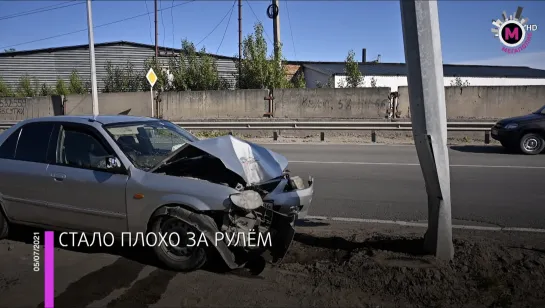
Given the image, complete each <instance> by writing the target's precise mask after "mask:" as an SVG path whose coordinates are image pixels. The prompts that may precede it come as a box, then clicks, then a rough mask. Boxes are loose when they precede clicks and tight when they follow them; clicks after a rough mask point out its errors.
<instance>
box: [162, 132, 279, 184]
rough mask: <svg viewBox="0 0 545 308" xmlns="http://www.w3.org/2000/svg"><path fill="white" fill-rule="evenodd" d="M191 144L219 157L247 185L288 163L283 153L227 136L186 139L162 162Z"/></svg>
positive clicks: (271, 175) (274, 175)
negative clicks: (194, 139)
mask: <svg viewBox="0 0 545 308" xmlns="http://www.w3.org/2000/svg"><path fill="white" fill-rule="evenodd" d="M191 146H192V147H195V148H198V149H200V150H201V151H203V152H206V153H208V154H210V155H212V156H214V157H216V158H218V159H220V160H221V162H222V163H223V164H224V165H225V167H226V168H227V169H229V170H231V171H233V172H234V173H236V174H237V175H239V176H240V177H241V178H242V179H244V181H245V182H246V184H248V185H253V184H259V183H262V182H265V181H268V180H271V179H274V178H277V177H280V176H282V175H283V173H284V170H285V169H286V167H287V166H288V160H287V159H286V157H284V156H283V155H281V154H278V153H276V152H273V151H271V150H269V149H267V148H265V147H262V146H260V145H257V144H255V143H251V142H248V141H244V140H241V139H238V138H236V137H233V136H231V135H226V136H221V137H217V138H210V139H204V140H199V141H195V142H189V143H187V144H185V145H184V146H182V147H180V148H179V149H177V150H176V151H174V152H173V153H172V154H171V155H170V156H169V157H168V158H167V159H166V160H165V161H164V162H167V161H170V160H173V159H176V158H177V157H180V156H183V153H184V150H186V149H187V148H188V147H191ZM164 162H161V164H162V163H164ZM153 169H155V168H153Z"/></svg>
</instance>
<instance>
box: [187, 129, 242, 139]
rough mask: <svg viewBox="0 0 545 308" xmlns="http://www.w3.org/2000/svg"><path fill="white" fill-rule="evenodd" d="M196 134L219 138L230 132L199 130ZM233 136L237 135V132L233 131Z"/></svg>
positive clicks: (203, 136) (200, 136)
mask: <svg viewBox="0 0 545 308" xmlns="http://www.w3.org/2000/svg"><path fill="white" fill-rule="evenodd" d="M194 135H195V136H197V137H199V138H217V137H221V136H225V135H229V132H226V131H215V130H212V131H208V130H207V131H199V132H195V133H194ZM233 136H236V134H234V133H233Z"/></svg>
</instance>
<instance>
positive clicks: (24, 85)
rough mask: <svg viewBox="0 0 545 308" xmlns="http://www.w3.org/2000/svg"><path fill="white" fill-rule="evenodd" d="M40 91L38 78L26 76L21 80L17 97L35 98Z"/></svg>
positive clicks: (16, 91) (16, 93)
mask: <svg viewBox="0 0 545 308" xmlns="http://www.w3.org/2000/svg"><path fill="white" fill-rule="evenodd" d="M39 89H40V86H39V83H38V80H37V79H36V78H31V77H30V76H28V75H24V76H22V77H21V78H19V83H18V84H17V89H16V90H15V95H16V96H17V97H34V96H37V95H38V93H39Z"/></svg>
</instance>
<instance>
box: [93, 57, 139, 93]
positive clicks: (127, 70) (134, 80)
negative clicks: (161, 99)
mask: <svg viewBox="0 0 545 308" xmlns="http://www.w3.org/2000/svg"><path fill="white" fill-rule="evenodd" d="M105 69H106V77H105V78H104V79H103V82H104V88H103V89H102V92H104V93H112V92H137V91H138V90H140V89H141V88H142V87H143V86H142V84H143V81H144V80H145V77H144V74H145V73H143V72H138V71H136V70H135V69H134V64H133V63H132V62H130V61H127V62H126V63H125V64H124V65H122V66H119V65H116V66H114V65H113V64H112V63H111V62H110V61H108V62H107V63H106V66H105ZM146 89H148V90H149V86H148V87H147V88H144V90H146Z"/></svg>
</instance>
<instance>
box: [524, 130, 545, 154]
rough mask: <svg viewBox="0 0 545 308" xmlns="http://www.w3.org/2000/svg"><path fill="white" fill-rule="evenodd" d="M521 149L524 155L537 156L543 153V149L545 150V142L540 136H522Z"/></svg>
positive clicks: (531, 134)
mask: <svg viewBox="0 0 545 308" xmlns="http://www.w3.org/2000/svg"><path fill="white" fill-rule="evenodd" d="M519 147H520V150H521V151H522V153H524V154H527V155H536V154H539V153H541V152H543V149H545V140H543V137H542V136H540V135H538V134H534V133H529V134H526V135H524V136H522V138H521V139H520V143H519Z"/></svg>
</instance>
